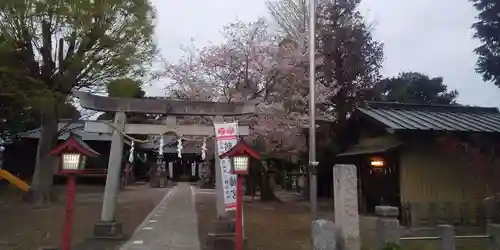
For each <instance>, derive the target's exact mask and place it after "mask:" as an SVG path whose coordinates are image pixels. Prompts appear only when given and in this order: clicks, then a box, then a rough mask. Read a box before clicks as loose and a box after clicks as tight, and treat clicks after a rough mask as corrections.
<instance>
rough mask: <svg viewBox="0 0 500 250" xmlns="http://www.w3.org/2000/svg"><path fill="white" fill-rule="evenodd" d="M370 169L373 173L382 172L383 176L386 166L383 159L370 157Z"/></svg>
mask: <svg viewBox="0 0 500 250" xmlns="http://www.w3.org/2000/svg"><path fill="white" fill-rule="evenodd" d="M370 169H371V170H373V171H374V172H383V173H384V174H385V171H386V165H385V161H384V159H383V158H381V157H372V158H371V159H370Z"/></svg>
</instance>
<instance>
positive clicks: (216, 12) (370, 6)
mask: <svg viewBox="0 0 500 250" xmlns="http://www.w3.org/2000/svg"><path fill="white" fill-rule="evenodd" d="M153 3H154V5H155V6H156V8H157V12H158V23H157V30H156V39H157V42H158V44H159V46H160V49H161V52H162V55H163V56H164V57H165V58H166V59H168V60H169V61H175V60H177V59H179V58H180V57H181V56H182V55H183V52H182V51H181V49H180V46H181V45H183V44H189V43H190V40H191V39H194V41H195V43H196V44H197V45H200V46H202V45H204V44H208V43H209V42H213V43H217V42H218V41H220V40H221V35H220V30H221V27H222V25H224V24H227V23H229V22H232V21H235V20H237V19H239V20H244V21H253V20H256V19H257V18H258V17H259V16H267V15H268V13H267V10H266V7H265V1H264V0H182V1H178V0H153ZM361 9H362V11H363V13H364V14H365V17H366V18H367V21H369V22H372V23H374V24H375V32H374V36H375V38H376V39H377V40H379V41H382V42H383V43H384V44H385V47H384V53H385V61H384V69H383V74H384V75H385V76H393V75H397V74H398V73H399V72H401V71H410V70H411V71H417V72H421V73H425V74H428V75H430V76H442V77H444V82H445V84H447V85H448V86H449V87H450V88H453V89H457V90H458V91H459V92H460V96H459V102H460V103H462V104H469V105H479V106H495V107H500V98H499V97H500V89H498V88H496V87H495V86H494V85H493V84H491V83H485V82H483V81H482V80H481V77H480V76H479V75H478V74H476V73H475V71H474V67H475V61H476V56H475V54H474V53H473V52H472V50H473V49H474V48H475V47H476V46H477V45H478V42H477V41H475V40H474V39H472V32H473V31H472V30H471V28H470V27H471V25H472V23H473V22H474V17H475V15H476V11H475V9H474V8H473V7H472V6H471V4H470V2H469V1H467V0H364V2H363V3H362V6H361ZM164 84H165V80H163V81H160V82H156V83H154V84H153V86H151V87H148V88H147V92H148V94H149V95H163V93H164V91H163V86H162V85H164Z"/></svg>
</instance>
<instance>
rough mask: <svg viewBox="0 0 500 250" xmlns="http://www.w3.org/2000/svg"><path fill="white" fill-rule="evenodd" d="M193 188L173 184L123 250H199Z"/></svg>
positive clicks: (181, 184) (182, 184) (186, 184)
mask: <svg viewBox="0 0 500 250" xmlns="http://www.w3.org/2000/svg"><path fill="white" fill-rule="evenodd" d="M192 189H193V188H192V187H191V186H190V185H189V184H188V183H179V184H178V185H177V186H176V187H174V188H173V189H172V190H171V191H170V192H169V193H168V194H166V195H165V198H163V200H162V201H161V202H160V203H159V204H158V206H157V207H156V208H155V209H154V210H153V211H152V212H151V214H150V215H149V216H148V217H147V218H146V219H145V220H144V222H143V223H142V224H141V225H140V226H139V227H138V228H137V231H136V232H135V233H134V235H133V236H132V237H131V238H130V240H129V241H128V242H127V243H125V245H123V246H122V247H121V250H200V243H199V239H198V226H197V217H196V210H195V204H194V192H193V190H192Z"/></svg>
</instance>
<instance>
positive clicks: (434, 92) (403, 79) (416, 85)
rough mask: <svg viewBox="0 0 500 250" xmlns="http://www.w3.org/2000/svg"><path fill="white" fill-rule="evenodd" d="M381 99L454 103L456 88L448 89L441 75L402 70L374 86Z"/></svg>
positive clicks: (405, 101) (420, 102)
mask: <svg viewBox="0 0 500 250" xmlns="http://www.w3.org/2000/svg"><path fill="white" fill-rule="evenodd" d="M376 89H377V90H378V91H377V92H378V93H379V94H380V96H379V98H380V100H383V101H390V102H401V103H417V104H455V103H456V98H457V97H458V91H457V90H448V86H446V85H445V84H444V83H443V78H442V77H432V78H431V77H429V76H427V75H424V74H422V73H417V72H403V73H400V74H399V75H398V76H396V77H390V78H385V79H382V80H381V81H380V82H379V83H378V84H377V86H376Z"/></svg>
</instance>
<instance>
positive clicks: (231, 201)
mask: <svg viewBox="0 0 500 250" xmlns="http://www.w3.org/2000/svg"><path fill="white" fill-rule="evenodd" d="M214 126H215V139H216V140H217V148H218V155H221V154H224V153H225V152H227V151H229V150H230V149H231V148H232V147H234V146H235V145H236V144H237V143H238V123H236V122H235V123H222V124H214ZM219 162H220V166H219V167H220V171H221V174H222V190H223V192H224V209H225V210H226V211H232V210H235V209H236V175H234V174H232V173H231V160H230V159H229V158H224V159H220V161H219Z"/></svg>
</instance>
